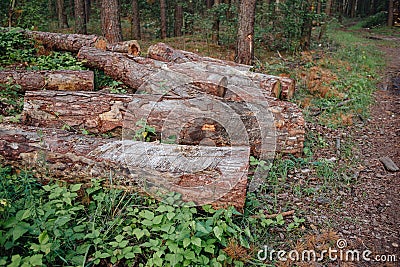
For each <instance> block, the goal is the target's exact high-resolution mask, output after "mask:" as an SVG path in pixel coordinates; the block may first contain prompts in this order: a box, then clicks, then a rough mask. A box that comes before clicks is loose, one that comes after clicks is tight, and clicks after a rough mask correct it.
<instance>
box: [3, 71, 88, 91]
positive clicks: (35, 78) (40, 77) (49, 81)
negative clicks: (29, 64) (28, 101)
mask: <svg viewBox="0 0 400 267" xmlns="http://www.w3.org/2000/svg"><path fill="white" fill-rule="evenodd" d="M0 83H3V84H4V83H10V84H18V85H20V86H21V89H20V90H21V92H25V91H27V90H42V89H46V90H64V91H93V89H94V73H93V71H84V70H82V71H73V70H54V71H47V70H41V71H29V70H12V71H0Z"/></svg>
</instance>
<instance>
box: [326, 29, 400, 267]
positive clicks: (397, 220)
mask: <svg viewBox="0 0 400 267" xmlns="http://www.w3.org/2000/svg"><path fill="white" fill-rule="evenodd" d="M367 36H369V37H370V36H371V35H367ZM374 38H377V39H385V40H391V41H393V42H397V43H398V42H400V38H398V37H394V36H376V35H374ZM380 49H381V50H382V51H383V52H384V53H385V57H386V60H387V62H388V64H387V69H386V70H385V72H384V74H383V75H384V79H383V80H384V81H383V82H382V83H381V84H379V86H378V90H377V91H376V92H375V93H374V100H375V103H374V104H373V105H372V107H371V111H370V118H369V119H368V120H367V121H366V122H365V125H364V126H363V127H351V128H348V129H347V131H348V132H349V133H350V134H352V136H353V138H354V139H353V141H354V142H355V143H356V144H357V145H358V146H359V154H360V158H361V166H362V167H361V169H360V172H359V173H358V175H359V176H358V178H357V183H356V184H354V185H353V186H352V187H351V190H350V193H349V194H348V195H347V196H346V197H345V198H344V202H343V205H342V208H341V209H340V210H337V213H336V214H326V216H327V217H328V218H329V217H331V216H334V218H336V220H337V222H338V225H337V226H336V228H337V231H338V232H340V233H341V235H342V236H343V238H344V239H345V240H346V241H347V242H349V243H352V246H353V247H354V248H357V249H358V250H360V251H362V250H365V249H369V250H371V251H372V252H373V253H374V254H375V255H396V256H397V261H399V260H400V259H399V257H400V248H399V247H400V172H390V171H387V170H386V169H385V168H384V166H383V164H382V163H381V162H380V160H379V159H380V158H381V157H384V156H387V157H389V158H391V159H392V160H393V161H394V163H395V164H396V165H397V166H400V48H399V47H390V46H381V47H380ZM374 264H375V265H374ZM397 264H398V262H397ZM371 265H372V266H400V265H395V264H394V265H390V264H387V265H383V263H382V262H375V263H372V264H371V263H367V262H364V265H363V264H358V265H357V266H371Z"/></svg>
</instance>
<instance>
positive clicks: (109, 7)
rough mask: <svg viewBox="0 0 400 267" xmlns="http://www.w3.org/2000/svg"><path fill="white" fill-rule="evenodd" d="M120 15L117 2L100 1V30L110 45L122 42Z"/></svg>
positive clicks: (116, 0) (114, 0) (112, 0)
mask: <svg viewBox="0 0 400 267" xmlns="http://www.w3.org/2000/svg"><path fill="white" fill-rule="evenodd" d="M120 15H121V14H120V6H119V1H118V0H101V30H102V33H103V36H104V37H105V38H106V39H107V40H108V41H109V42H110V43H117V42H121V41H122V29H121V17H120Z"/></svg>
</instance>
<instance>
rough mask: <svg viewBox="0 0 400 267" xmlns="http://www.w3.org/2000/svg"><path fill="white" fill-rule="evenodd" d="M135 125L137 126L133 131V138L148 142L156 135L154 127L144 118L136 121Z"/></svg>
mask: <svg viewBox="0 0 400 267" xmlns="http://www.w3.org/2000/svg"><path fill="white" fill-rule="evenodd" d="M135 125H136V126H138V127H139V128H138V129H137V130H136V131H135V136H134V137H133V139H134V140H136V141H145V142H150V141H151V139H152V138H153V137H155V136H156V129H155V128H154V127H152V126H149V125H148V124H147V122H146V121H145V120H144V119H141V120H139V121H137V122H136V124H135Z"/></svg>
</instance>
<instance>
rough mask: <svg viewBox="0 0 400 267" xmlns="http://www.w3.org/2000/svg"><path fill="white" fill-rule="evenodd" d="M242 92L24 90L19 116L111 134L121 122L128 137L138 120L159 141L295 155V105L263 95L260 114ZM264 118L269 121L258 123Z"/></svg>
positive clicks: (298, 139)
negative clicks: (181, 94)
mask: <svg viewBox="0 0 400 267" xmlns="http://www.w3.org/2000/svg"><path fill="white" fill-rule="evenodd" d="M245 89H247V88H245ZM245 94H246V93H245V92H244V93H243V95H239V94H238V97H240V99H241V101H239V102H236V101H235V100H236V98H234V97H228V98H226V99H222V98H215V97H211V96H207V95H203V94H199V93H197V94H193V95H192V96H190V97H179V96H162V95H129V96H128V95H116V94H104V93H97V92H56V91H28V92H26V95H25V98H24V110H23V113H22V119H23V122H24V124H27V125H33V126H40V127H49V128H56V129H61V128H67V129H72V130H76V131H79V130H80V129H85V130H86V131H89V132H91V133H111V134H113V135H121V127H123V131H122V136H123V137H124V138H130V139H131V140H132V138H134V135H135V134H134V133H136V132H137V131H138V129H140V128H141V127H143V126H141V125H140V124H139V122H141V121H144V122H147V125H148V126H151V127H154V128H155V133H156V136H154V138H155V139H158V140H161V141H162V142H167V141H169V140H172V142H176V143H179V144H185V145H201V144H204V143H210V144H213V145H214V146H250V148H251V154H252V155H255V156H258V157H261V158H264V157H267V158H266V159H270V158H268V157H269V156H270V155H271V153H272V152H275V151H274V149H275V145H276V152H278V153H283V154H293V155H301V154H302V151H303V142H304V133H305V132H304V119H303V117H302V112H301V110H300V109H299V108H298V107H297V106H296V105H295V104H293V103H291V102H284V101H279V100H276V99H273V98H266V101H268V102H267V103H268V105H267V106H268V108H267V109H266V110H265V111H264V112H263V114H262V116H263V117H262V118H261V119H260V117H257V113H256V112H254V110H253V108H254V107H256V106H257V104H253V103H257V100H258V99H256V97H252V96H251V95H247V96H246V95H245ZM71 103H72V104H71ZM259 115H260V114H259ZM264 119H267V120H269V122H268V123H267V124H265V123H263V120H264ZM275 131H276V133H275ZM153 140H154V139H152V141H153ZM264 141H265V142H267V143H268V144H269V145H267V146H265V143H264Z"/></svg>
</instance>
